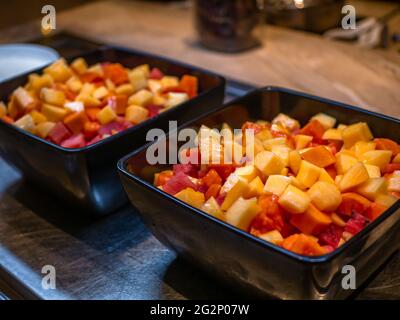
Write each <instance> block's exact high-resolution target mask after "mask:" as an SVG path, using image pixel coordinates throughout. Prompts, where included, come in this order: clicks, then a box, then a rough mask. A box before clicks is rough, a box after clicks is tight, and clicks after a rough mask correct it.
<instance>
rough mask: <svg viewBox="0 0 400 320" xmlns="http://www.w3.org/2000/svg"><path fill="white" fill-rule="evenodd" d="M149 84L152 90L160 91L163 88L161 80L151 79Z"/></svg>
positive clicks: (154, 91)
mask: <svg viewBox="0 0 400 320" xmlns="http://www.w3.org/2000/svg"><path fill="white" fill-rule="evenodd" d="M147 85H148V87H149V89H150V91H151V92H153V93H158V92H160V91H161V90H162V85H161V81H160V80H155V79H149V80H148V82H147Z"/></svg>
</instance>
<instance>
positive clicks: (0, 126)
mask: <svg viewBox="0 0 400 320" xmlns="http://www.w3.org/2000/svg"><path fill="white" fill-rule="evenodd" d="M82 57H83V58H85V59H86V61H87V62H88V63H89V64H94V63H97V62H104V61H109V62H119V63H121V64H122V65H124V66H125V67H129V68H132V67H134V66H137V65H140V64H144V63H148V64H149V65H150V66H152V67H157V68H159V69H161V70H162V71H163V72H164V73H166V74H169V75H175V76H182V75H184V74H191V75H194V76H196V77H198V79H199V94H198V96H197V97H195V98H193V99H191V100H189V101H187V102H185V103H183V104H181V105H179V106H177V107H175V108H172V109H170V110H168V111H165V112H163V113H161V114H160V115H158V116H156V117H154V118H151V119H149V120H147V121H145V122H142V123H140V124H138V125H136V126H133V127H131V128H129V129H127V130H125V131H123V132H120V133H118V134H116V135H113V136H111V137H109V138H107V139H104V140H102V141H99V142H97V143H95V144H93V145H90V146H87V147H84V148H79V149H66V148H63V147H61V146H58V145H55V144H53V143H50V142H48V141H45V140H43V139H41V138H39V137H36V136H35V135H32V134H30V133H29V132H26V131H24V130H20V129H18V128H16V127H14V126H12V125H9V124H6V123H5V122H3V121H0V156H2V157H3V158H4V159H6V161H7V162H9V163H10V164H12V165H14V166H15V167H17V168H18V169H19V170H20V171H21V172H22V173H23V174H24V176H25V177H26V178H28V180H30V181H32V182H34V183H36V184H37V185H38V186H40V187H41V188H42V189H43V191H48V192H51V193H52V194H54V195H56V196H58V197H59V198H61V199H62V200H64V201H65V202H66V203H68V204H70V205H71V206H72V207H76V208H79V209H80V210H82V209H83V210H84V211H85V212H89V213H93V214H97V215H101V214H106V213H110V212H111V211H113V210H115V209H117V208H118V207H120V206H121V205H123V204H124V203H127V202H128V201H127V198H126V195H125V193H124V191H123V188H122V185H121V182H120V180H119V178H118V173H117V169H116V163H117V161H118V160H119V159H120V158H121V157H122V156H123V155H125V154H127V153H128V152H130V151H132V150H133V149H136V148H138V147H140V146H143V145H144V144H146V133H147V131H148V130H149V129H151V128H160V129H162V130H167V129H168V120H177V121H178V125H179V124H182V123H184V122H185V121H188V120H190V119H192V118H193V117H196V116H199V115H201V114H204V113H205V112H207V111H210V110H212V108H213V107H217V106H220V105H221V103H222V101H223V97H224V88H225V80H224V79H223V78H222V77H220V76H218V75H215V74H213V73H211V72H208V71H204V70H201V69H199V68H196V67H192V66H188V65H185V64H182V63H179V62H175V61H172V60H170V59H166V58H163V57H158V56H154V55H150V54H147V53H143V52H139V51H134V50H129V49H122V48H117V47H109V46H107V47H103V48H101V49H98V50H95V51H92V52H90V53H88V54H85V55H82ZM42 70H43V68H41V69H38V70H35V71H33V72H41V71H42ZM27 76H28V75H27V74H25V75H22V76H19V77H17V78H14V79H11V80H9V81H6V82H3V83H0V100H7V97H8V96H9V95H10V94H11V92H12V91H13V90H14V89H16V88H17V87H18V86H20V85H23V84H25V83H26V81H27Z"/></svg>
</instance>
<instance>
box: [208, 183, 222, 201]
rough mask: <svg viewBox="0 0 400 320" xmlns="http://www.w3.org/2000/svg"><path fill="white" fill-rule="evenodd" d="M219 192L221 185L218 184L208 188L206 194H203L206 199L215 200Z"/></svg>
mask: <svg viewBox="0 0 400 320" xmlns="http://www.w3.org/2000/svg"><path fill="white" fill-rule="evenodd" d="M220 190H221V185H220V184H218V183H215V184H212V185H210V186H209V187H208V189H207V192H206V194H205V196H206V199H207V200H208V199H210V198H211V197H214V198H217V197H218V195H219V191H220Z"/></svg>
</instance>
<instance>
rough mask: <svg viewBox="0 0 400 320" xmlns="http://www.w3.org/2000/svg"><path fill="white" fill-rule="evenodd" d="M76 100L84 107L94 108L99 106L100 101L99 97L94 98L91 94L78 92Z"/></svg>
mask: <svg viewBox="0 0 400 320" xmlns="http://www.w3.org/2000/svg"><path fill="white" fill-rule="evenodd" d="M82 91H83V90H82ZM76 100H77V101H78V102H82V103H83V104H84V106H85V108H96V107H99V106H100V105H101V101H100V100H99V99H96V98H94V97H92V96H91V95H88V94H86V93H81V94H79V95H78V96H77V97H76Z"/></svg>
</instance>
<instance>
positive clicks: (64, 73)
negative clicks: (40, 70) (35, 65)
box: [44, 59, 72, 82]
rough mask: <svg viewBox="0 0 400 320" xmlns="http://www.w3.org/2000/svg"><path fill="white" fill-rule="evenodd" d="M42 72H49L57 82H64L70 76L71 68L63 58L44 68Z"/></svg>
mask: <svg viewBox="0 0 400 320" xmlns="http://www.w3.org/2000/svg"><path fill="white" fill-rule="evenodd" d="M44 73H46V74H49V75H50V76H51V77H52V78H53V79H54V80H55V81H57V82H65V81H67V80H68V79H69V78H70V77H71V76H72V70H71V69H70V68H69V67H68V65H67V63H66V62H65V60H64V59H59V60H57V61H56V62H54V63H53V64H51V65H50V66H48V67H47V68H45V69H44Z"/></svg>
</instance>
